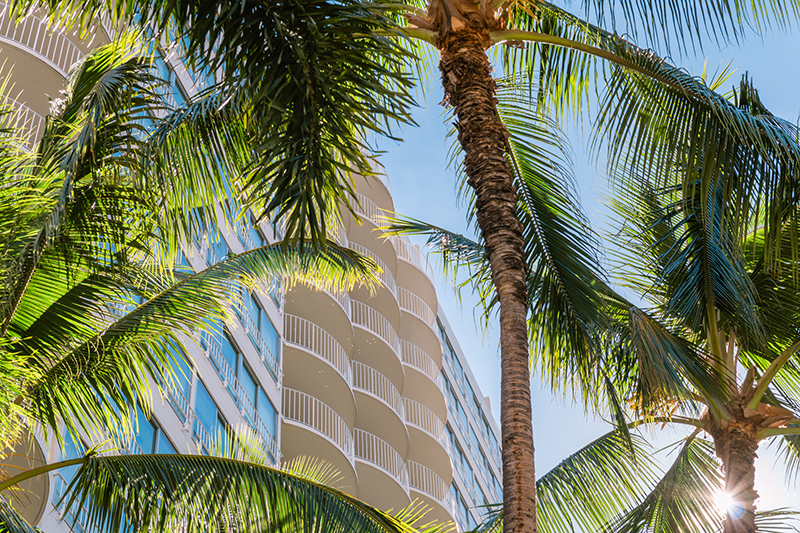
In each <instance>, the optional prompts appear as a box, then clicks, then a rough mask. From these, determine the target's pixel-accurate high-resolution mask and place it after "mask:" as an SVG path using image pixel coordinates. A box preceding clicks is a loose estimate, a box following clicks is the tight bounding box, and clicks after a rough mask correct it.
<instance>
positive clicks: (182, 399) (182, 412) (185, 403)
mask: <svg viewBox="0 0 800 533" xmlns="http://www.w3.org/2000/svg"><path fill="white" fill-rule="evenodd" d="M189 386H190V387H191V384H190V385H189ZM164 391H165V392H166V395H167V402H169V404H170V405H171V406H172V410H173V411H175V414H176V415H177V416H178V418H179V419H180V421H181V422H183V423H186V421H187V420H189V419H190V418H191V415H192V407H191V405H190V404H189V400H188V399H187V398H186V396H184V395H183V391H181V390H180V389H178V387H176V386H175V384H174V383H170V384H167V386H166V387H164ZM190 391H191V389H190ZM190 395H191V392H190Z"/></svg>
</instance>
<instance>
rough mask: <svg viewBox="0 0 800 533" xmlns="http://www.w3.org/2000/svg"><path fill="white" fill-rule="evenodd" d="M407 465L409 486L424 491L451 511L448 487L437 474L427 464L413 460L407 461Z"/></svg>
mask: <svg viewBox="0 0 800 533" xmlns="http://www.w3.org/2000/svg"><path fill="white" fill-rule="evenodd" d="M407 465H408V484H409V486H411V487H412V488H414V489H416V490H418V491H420V492H424V493H425V494H427V495H428V496H430V497H431V498H433V499H434V500H436V501H437V502H439V503H440V504H441V505H442V506H444V508H445V509H447V510H448V511H451V509H452V504H451V503H450V500H449V498H448V496H450V490H449V489H450V487H449V486H448V485H447V483H445V482H444V480H443V479H442V478H441V477H440V476H439V474H437V473H436V472H434V471H433V470H431V469H430V468H428V467H427V466H425V465H421V464H419V463H417V462H414V461H408V462H407ZM451 512H452V511H451Z"/></svg>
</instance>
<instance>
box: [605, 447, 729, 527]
mask: <svg viewBox="0 0 800 533" xmlns="http://www.w3.org/2000/svg"><path fill="white" fill-rule="evenodd" d="M720 470H721V468H720V465H719V464H718V463H717V461H716V459H715V457H714V447H713V445H712V444H711V443H709V442H707V441H704V440H702V439H699V438H697V437H695V436H694V435H693V436H691V437H689V438H688V439H686V442H685V443H684V444H683V445H682V446H681V448H680V451H679V452H678V456H677V457H676V459H675V462H674V463H673V464H672V466H670V468H669V470H667V472H666V473H665V475H664V477H663V478H662V479H661V480H660V481H659V482H658V483H657V484H656V486H655V487H654V489H653V490H652V492H651V493H650V494H648V495H647V496H646V497H645V498H644V500H642V502H641V503H639V504H638V505H637V506H636V507H634V508H633V509H631V510H630V511H629V512H628V513H626V514H625V515H624V516H623V517H621V518H619V519H618V520H616V521H615V522H614V523H612V524H611V525H610V526H609V528H608V530H607V531H608V532H609V533H612V532H613V533H633V532H639V531H651V532H653V533H682V532H684V531H687V530H689V531H696V532H709V533H712V532H714V533H716V532H717V531H718V530H719V527H720V523H721V521H722V516H721V515H720V514H719V513H718V512H717V511H716V506H715V505H714V494H716V492H717V491H719V490H720V489H721V488H722V474H721V471H720Z"/></svg>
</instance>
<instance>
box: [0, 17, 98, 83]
mask: <svg viewBox="0 0 800 533" xmlns="http://www.w3.org/2000/svg"><path fill="white" fill-rule="evenodd" d="M9 9H10V7H9V6H8V5H7V4H0V42H5V43H8V44H10V45H12V46H15V47H18V48H22V49H23V50H25V51H26V52H28V53H29V54H31V55H32V56H34V57H36V58H37V59H39V60H41V61H42V62H43V63H45V64H46V65H48V66H49V67H51V68H52V69H54V70H55V71H56V72H58V73H59V74H60V75H61V76H63V77H65V78H66V77H67V73H69V69H70V67H72V65H74V64H75V63H76V62H77V61H79V60H81V59H83V57H84V54H83V52H81V50H80V48H78V46H77V45H76V44H75V43H73V42H72V41H70V40H69V39H68V38H67V37H66V36H65V35H64V34H63V33H61V32H59V31H54V30H52V29H48V27H47V22H45V21H44V20H42V19H40V18H39V17H37V16H36V15H28V16H26V17H25V18H24V19H23V20H22V21H21V23H20V24H14V20H13V19H12V17H11V16H10V14H9Z"/></svg>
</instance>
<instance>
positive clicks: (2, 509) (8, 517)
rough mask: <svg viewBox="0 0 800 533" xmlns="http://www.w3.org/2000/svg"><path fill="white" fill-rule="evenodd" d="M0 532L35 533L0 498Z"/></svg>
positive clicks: (4, 500)
mask: <svg viewBox="0 0 800 533" xmlns="http://www.w3.org/2000/svg"><path fill="white" fill-rule="evenodd" d="M0 531H1V532H2V533H36V531H37V530H36V529H34V528H32V527H31V525H30V524H28V522H26V521H25V519H24V518H22V516H20V514H19V513H18V512H17V511H15V510H14V508H13V507H11V505H9V503H8V502H7V501H6V499H5V498H3V497H0Z"/></svg>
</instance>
